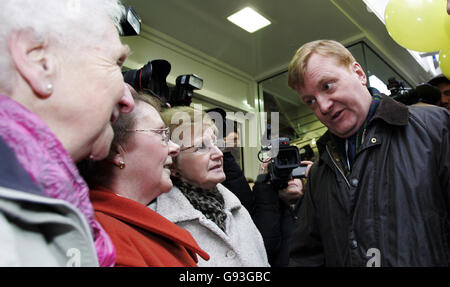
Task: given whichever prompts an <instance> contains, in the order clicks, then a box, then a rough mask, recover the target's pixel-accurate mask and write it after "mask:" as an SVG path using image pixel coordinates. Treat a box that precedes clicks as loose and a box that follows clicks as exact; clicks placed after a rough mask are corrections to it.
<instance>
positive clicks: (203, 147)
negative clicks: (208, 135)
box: [180, 141, 223, 154]
mask: <svg viewBox="0 0 450 287" xmlns="http://www.w3.org/2000/svg"><path fill="white" fill-rule="evenodd" d="M222 146H223V145H222V144H219V143H218V142H217V141H214V142H209V143H208V144H205V143H204V142H202V143H201V144H200V145H194V146H188V147H184V148H182V149H180V152H190V153H199V154H205V153H208V152H211V151H212V150H213V149H214V148H218V149H219V150H221V151H222V150H223V147H222Z"/></svg>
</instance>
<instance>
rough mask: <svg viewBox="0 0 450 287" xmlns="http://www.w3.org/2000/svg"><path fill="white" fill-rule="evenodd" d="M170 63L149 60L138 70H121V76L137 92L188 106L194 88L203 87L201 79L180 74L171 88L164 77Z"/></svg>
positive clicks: (162, 100)
mask: <svg viewBox="0 0 450 287" xmlns="http://www.w3.org/2000/svg"><path fill="white" fill-rule="evenodd" d="M170 69H171V65H170V63H169V62H168V61H166V60H162V59H158V60H153V61H149V62H148V63H147V64H146V65H144V66H143V67H142V68H140V69H138V70H128V71H125V72H123V78H124V80H125V82H126V83H128V84H130V85H131V86H132V87H133V88H134V89H135V90H136V91H137V92H144V93H148V94H150V95H153V96H155V97H157V98H159V99H160V100H161V102H162V103H163V105H164V106H165V105H166V103H168V104H170V106H172V107H174V106H189V105H190V104H191V101H192V96H193V93H194V90H199V89H201V88H202V87H203V79H202V78H200V77H198V76H196V75H194V74H190V75H180V76H178V77H177V79H176V80H175V87H174V88H173V89H172V90H171V89H169V86H168V85H167V81H166V78H167V76H168V75H169V73H170Z"/></svg>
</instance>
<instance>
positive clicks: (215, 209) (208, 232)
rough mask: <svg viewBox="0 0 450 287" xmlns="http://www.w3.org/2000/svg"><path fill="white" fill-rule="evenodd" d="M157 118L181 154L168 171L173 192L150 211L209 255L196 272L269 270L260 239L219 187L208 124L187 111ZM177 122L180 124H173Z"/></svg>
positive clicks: (180, 109)
mask: <svg viewBox="0 0 450 287" xmlns="http://www.w3.org/2000/svg"><path fill="white" fill-rule="evenodd" d="M194 113H201V114H200V116H198V115H195V116H194ZM162 116H163V119H164V121H165V122H166V124H167V125H168V126H169V127H170V129H171V130H172V140H173V141H174V142H176V143H177V144H179V145H180V147H181V148H180V153H179V154H178V156H177V157H175V158H174V162H173V165H172V167H171V172H172V180H173V183H174V187H173V188H172V190H171V191H170V192H169V193H166V194H161V195H160V196H158V198H157V200H156V202H154V203H152V204H151V205H150V208H152V209H153V210H155V211H156V212H158V213H159V214H161V215H162V216H164V217H166V218H167V219H169V220H170V221H172V222H174V223H175V224H177V225H178V226H180V227H183V228H184V229H186V230H188V231H189V232H190V233H191V234H192V236H193V237H194V239H195V240H196V241H197V243H198V244H199V246H200V247H201V248H202V249H203V250H205V251H206V252H207V253H208V254H209V255H210V260H209V261H202V260H200V261H199V263H198V265H199V266H233V267H244V266H269V263H268V260H267V255H266V250H265V248H264V243H263V239H262V237H261V234H260V232H259V231H258V229H257V228H256V226H255V224H254V223H253V221H252V219H251V217H250V215H249V213H248V211H247V210H246V209H245V207H243V206H242V204H241V202H240V201H239V199H238V198H237V197H236V196H235V195H234V194H233V193H232V192H231V191H229V190H228V189H227V188H225V187H224V186H223V185H221V184H220V182H222V181H224V180H225V174H224V172H223V168H222V158H223V154H222V152H221V151H220V150H219V149H218V147H217V145H216V136H215V134H214V132H215V131H216V126H215V125H214V122H212V121H211V120H210V119H209V118H208V117H207V116H206V115H205V114H204V113H202V112H200V111H196V110H194V109H192V108H190V107H176V108H172V109H169V110H167V111H165V112H164V113H163V114H162ZM180 117H182V118H183V119H184V120H183V121H181V123H179V122H178V121H177V120H176V119H177V118H178V119H179V118H180ZM172 118H173V119H174V120H173V121H172ZM186 119H189V121H187V120H186ZM172 122H177V124H172Z"/></svg>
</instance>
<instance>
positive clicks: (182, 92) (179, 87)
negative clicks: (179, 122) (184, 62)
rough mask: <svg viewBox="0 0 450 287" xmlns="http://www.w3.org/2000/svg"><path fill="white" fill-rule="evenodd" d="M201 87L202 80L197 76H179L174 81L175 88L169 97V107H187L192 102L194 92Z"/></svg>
mask: <svg viewBox="0 0 450 287" xmlns="http://www.w3.org/2000/svg"><path fill="white" fill-rule="evenodd" d="M202 87H203V79H202V78H200V77H199V76H197V75H194V74H190V75H181V76H178V77H177V79H176V80H175V88H174V89H173V90H172V91H171V93H170V97H169V100H168V102H169V104H170V106H172V107H174V106H189V105H190V104H191V102H192V96H193V94H194V90H200V89H201V88H202Z"/></svg>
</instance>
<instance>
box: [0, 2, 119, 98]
mask: <svg viewBox="0 0 450 287" xmlns="http://www.w3.org/2000/svg"><path fill="white" fill-rule="evenodd" d="M123 11H124V9H123V6H122V5H121V4H120V0H1V1H0V27H1V29H0V55H2V56H1V57H0V88H1V90H2V91H3V92H10V91H11V90H12V82H13V79H14V78H13V77H14V76H15V68H14V66H13V63H12V61H11V57H10V55H9V52H8V38H9V35H10V33H11V32H12V31H14V30H23V29H30V30H31V31H33V32H34V34H35V36H36V38H37V39H39V40H42V41H43V42H44V43H48V42H50V41H53V42H56V43H57V44H59V45H61V46H62V47H72V48H80V47H84V46H91V45H95V44H96V43H97V42H101V36H102V35H103V34H104V33H105V32H106V31H107V29H108V28H109V26H108V25H110V24H109V23H108V21H105V19H106V16H107V17H109V18H110V19H111V21H112V23H113V24H114V25H115V26H116V28H117V29H118V31H121V29H120V25H119V23H120V19H121V17H122V13H123ZM97 45H98V44H97Z"/></svg>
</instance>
